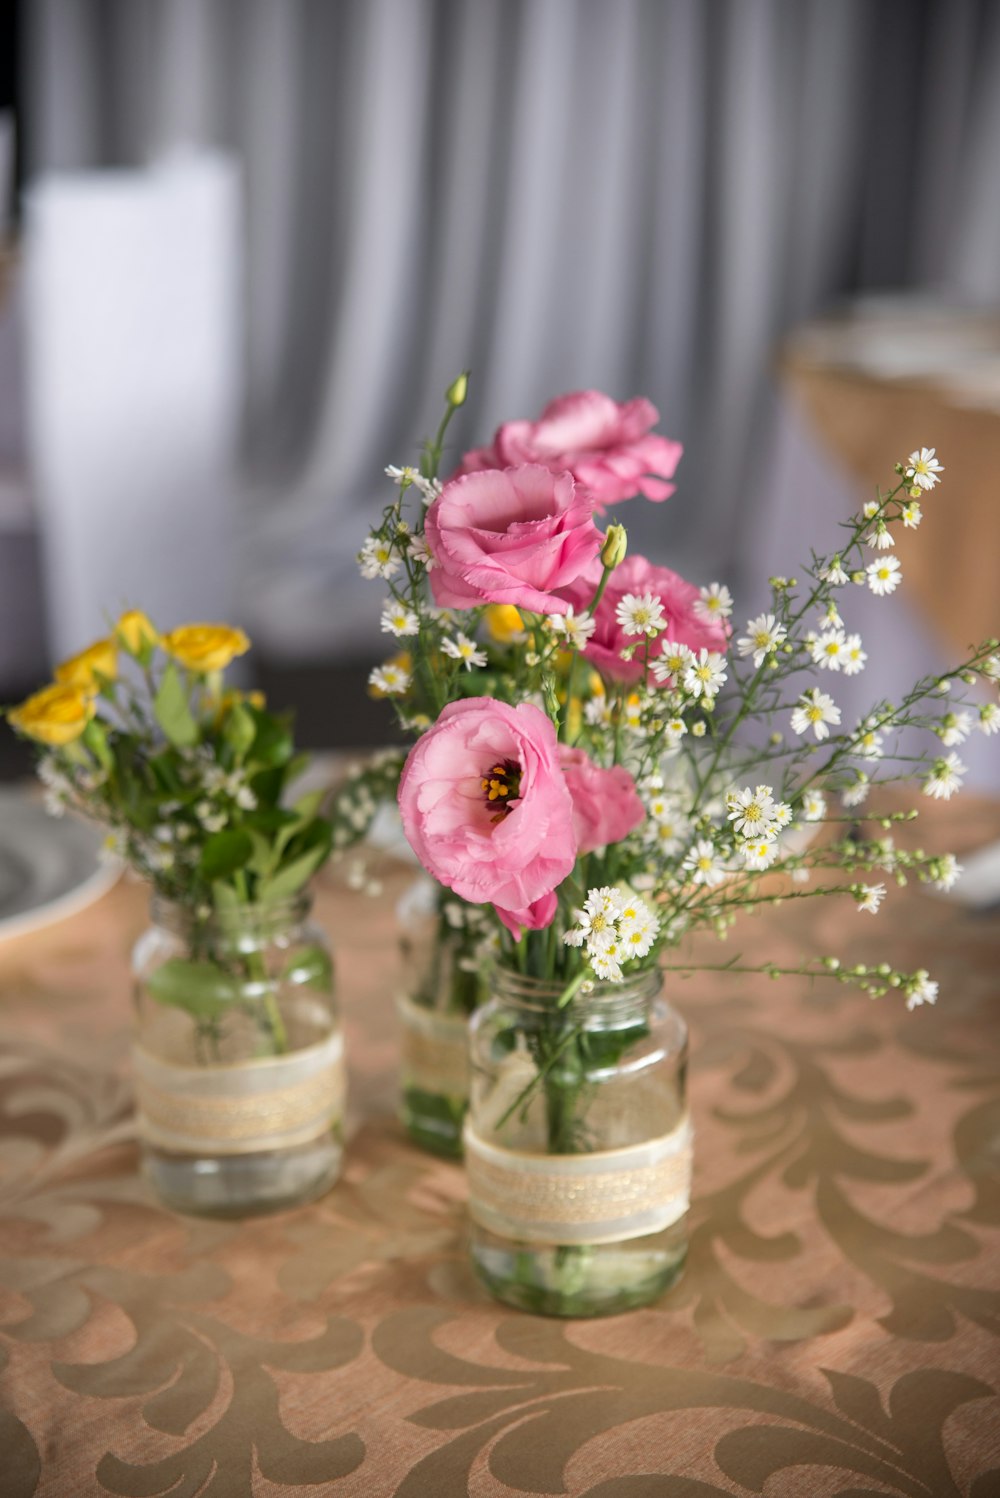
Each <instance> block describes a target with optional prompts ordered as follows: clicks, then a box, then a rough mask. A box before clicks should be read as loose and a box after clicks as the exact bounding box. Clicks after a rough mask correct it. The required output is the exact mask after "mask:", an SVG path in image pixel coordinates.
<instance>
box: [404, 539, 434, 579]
mask: <svg viewBox="0 0 1000 1498" xmlns="http://www.w3.org/2000/svg"><path fill="white" fill-rule="evenodd" d="M406 555H407V556H408V557H409V558H410V561H411V562H416V564H417V566H418V567H424V568H426V570H427V571H428V572H433V570H434V568H435V567H436V566H437V560H436V558H435V557H434V554H433V553H432V551H431V549H430V547H429V546H428V545H427V538H426V536H411V537H410V544H409V546H407V548H406Z"/></svg>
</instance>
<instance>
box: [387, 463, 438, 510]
mask: <svg viewBox="0 0 1000 1498" xmlns="http://www.w3.org/2000/svg"><path fill="white" fill-rule="evenodd" d="M385 472H386V477H387V478H390V479H392V481H393V483H394V484H397V485H398V486H399V488H400V489H409V488H410V486H411V485H412V486H413V488H414V489H416V490H417V492H418V493H419V495H420V497H421V499H422V500H423V502H424V504H425V505H429V504H432V503H433V502H434V500H435V499H437V497H438V495H439V494H440V493H441V483H440V480H438V479H425V478H424V476H423V474H422V473H421V472H420V470H419V469H418V468H412V467H411V466H410V465H409V464H405V465H404V466H403V467H402V468H398V467H397V466H396V464H395V463H390V464H389V466H388V468H387V469H386V470H385Z"/></svg>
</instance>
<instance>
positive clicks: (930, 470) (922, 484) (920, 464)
mask: <svg viewBox="0 0 1000 1498" xmlns="http://www.w3.org/2000/svg"><path fill="white" fill-rule="evenodd" d="M936 452H937V448H936V447H920V448H917V449H916V450H915V451H914V452H912V453H911V454H910V456H909V457H908V458H907V460H906V477H907V478H908V479H912V480H913V482H914V484H915V485H916V486H917V488H918V489H933V488H934V486H935V485H936V484H937V483H938V482H939V481H940V477H941V474H942V473H944V469H943V467H942V466H941V464H940V463H939V462H938V460H937V458H936V457H935V453H936Z"/></svg>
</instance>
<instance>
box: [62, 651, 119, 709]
mask: <svg viewBox="0 0 1000 1498" xmlns="http://www.w3.org/2000/svg"><path fill="white" fill-rule="evenodd" d="M55 674H56V681H57V682H58V683H59V685H60V686H63V687H76V688H77V690H78V691H80V692H87V693H89V694H91V695H93V696H96V695H97V693H98V692H99V691H100V690H101V683H100V681H99V680H98V677H103V678H104V679H105V681H114V679H115V677H116V676H117V675H118V646H117V645H116V644H115V642H114V640H113V639H109V640H95V641H94V643H93V645H88V646H87V648H86V650H81V651H80V653H79V655H71V656H70V658H69V660H68V661H63V663H62V665H61V666H57V667H56V673H55Z"/></svg>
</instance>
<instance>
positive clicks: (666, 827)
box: [646, 812, 691, 858]
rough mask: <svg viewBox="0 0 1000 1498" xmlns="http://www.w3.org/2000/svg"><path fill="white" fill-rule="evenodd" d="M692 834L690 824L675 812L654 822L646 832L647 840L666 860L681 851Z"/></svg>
mask: <svg viewBox="0 0 1000 1498" xmlns="http://www.w3.org/2000/svg"><path fill="white" fill-rule="evenodd" d="M690 834H691V824H690V822H688V820H687V819H686V817H683V816H681V815H680V814H679V813H677V812H674V813H673V814H672V815H669V816H664V817H658V818H657V819H656V820H655V821H653V822H652V823H651V824H650V826H649V827H648V829H647V831H646V840H647V842H650V843H653V844H654V845H655V846H656V847H657V848H658V849H659V850H660V852H661V853H662V854H663V855H664V857H665V858H671V857H672V856H673V855H674V854H675V853H679V852H680V851H681V849H682V848H683V846H684V844H685V843H686V842H687V840H688V837H689V836H690Z"/></svg>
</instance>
